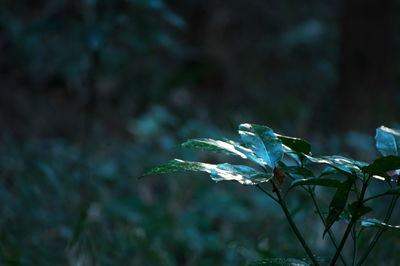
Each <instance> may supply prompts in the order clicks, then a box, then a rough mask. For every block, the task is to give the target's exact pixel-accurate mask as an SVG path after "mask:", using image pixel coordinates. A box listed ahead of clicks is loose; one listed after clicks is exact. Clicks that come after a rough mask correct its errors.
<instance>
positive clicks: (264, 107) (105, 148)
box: [0, 0, 400, 265]
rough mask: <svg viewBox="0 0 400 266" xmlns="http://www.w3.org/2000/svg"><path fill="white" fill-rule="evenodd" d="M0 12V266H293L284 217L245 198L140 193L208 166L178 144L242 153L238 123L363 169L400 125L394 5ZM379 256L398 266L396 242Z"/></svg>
mask: <svg viewBox="0 0 400 266" xmlns="http://www.w3.org/2000/svg"><path fill="white" fill-rule="evenodd" d="M0 6H1V7H0V88H1V95H0V130H1V131H0V134H1V135H0V167H1V168H0V202H1V207H0V217H1V218H0V229H1V230H0V259H1V261H2V262H3V263H4V264H6V265H66V264H71V265H78V264H79V263H83V264H84V265H243V264H246V263H248V262H251V261H252V260H256V259H259V258H262V257H274V256H277V257H299V258H300V257H302V256H304V254H303V253H302V251H301V249H300V246H299V245H298V243H297V242H296V241H295V239H294V235H293V234H292V233H291V232H290V229H289V228H288V227H287V224H286V222H285V220H284V218H283V216H282V213H281V212H280V211H279V209H278V208H277V206H275V205H274V203H273V202H271V201H269V200H268V199H265V198H264V196H263V195H262V194H260V193H259V192H258V191H256V190H255V189H253V188H251V187H242V186H239V185H237V184H229V183H220V184H217V185H214V184H213V182H212V181H210V180H209V179H208V178H207V177H206V176H204V175H193V174H190V173H187V174H181V175H173V176H158V177H149V178H147V179H141V180H138V179H137V177H138V176H140V175H141V174H142V173H143V172H145V171H146V170H148V169H150V168H151V167H153V166H155V165H158V164H159V163H162V162H165V161H167V160H169V159H172V158H175V157H181V158H185V159H192V160H196V159H197V160H200V159H201V160H205V161H207V160H208V161H215V160H220V159H221V158H220V157H215V156H211V155H209V154H203V153H200V154H199V153H195V152H190V151H186V150H182V149H178V148H177V147H178V144H179V143H181V142H183V141H184V140H186V139H187V138H193V137H222V136H228V137H232V138H237V136H236V135H234V131H235V130H236V127H237V125H238V124H240V123H243V122H252V123H259V124H265V125H268V126H270V127H272V128H273V129H274V130H275V131H276V132H279V133H282V134H287V135H294V136H298V137H302V138H306V139H308V140H310V142H311V143H312V144H313V146H314V148H313V151H314V153H316V154H329V153H340V154H344V155H351V156H354V157H355V158H356V159H359V160H366V161H370V160H372V159H373V158H374V157H375V156H377V153H376V152H375V149H374V143H373V135H374V130H375V128H376V127H378V126H380V125H382V124H384V125H386V126H392V127H396V126H397V125H398V123H399V122H400V117H399V115H398V114H399V111H400V110H399V108H400V107H399V103H400V90H399V89H398V88H399V77H400V75H399V67H400V65H399V62H400V61H399V56H400V55H399V47H400V28H399V27H400V16H399V14H400V13H399V10H400V9H399V8H400V2H399V1H398V0H383V1H372V0H366V1H359V0H343V1H334V0H328V1H314V0H307V1H282V0H281V1H277V0H265V1H261V0H256V1H244V0H232V1H222V0H221V1H207V0H203V1H200V0H187V1H177V0H168V1H167V0H164V1H163V0H125V1H111V0H108V1H107V0H98V1H96V0H82V1H67V0H52V1H29V0H18V1H8V0H1V1H0ZM222 159H225V158H222ZM324 199H326V201H327V200H329V198H327V197H321V200H322V201H323V200H324ZM292 200H293V205H292V208H294V209H295V211H296V213H297V214H296V219H298V221H299V222H301V223H310V221H311V222H312V223H315V224H317V222H316V221H315V220H312V219H313V218H310V216H311V215H310V214H313V213H312V212H311V211H309V210H307V209H308V208H309V207H310V203H309V202H308V201H307V200H305V199H304V195H302V194H301V193H299V195H298V196H294V197H293V198H292ZM328 203H329V202H328ZM310 219H311V220H310ZM397 221H398V222H399V220H397ZM316 227H318V228H319V229H318V230H319V231H318V232H313V231H310V230H312V229H313V228H310V227H309V226H308V227H307V226H306V228H305V230H308V231H309V232H308V234H309V239H310V241H312V246H314V247H315V248H316V249H317V250H318V251H319V252H320V253H321V254H330V253H329V252H330V251H329V248H330V246H329V245H328V244H327V243H326V241H325V240H322V239H320V237H317V233H320V232H321V230H323V229H322V225H320V224H317V225H316ZM338 230H340V226H339V227H338ZM383 241H384V244H382V245H383V248H380V249H379V251H376V254H375V256H371V257H370V259H371V261H370V263H373V262H374V261H380V262H382V260H385V263H384V264H385V265H395V262H396V261H399V260H400V258H399V254H395V249H396V245H398V244H399V235H398V234H397V235H396V234H391V235H389V236H386V238H384V240H383ZM382 265H383V264H382Z"/></svg>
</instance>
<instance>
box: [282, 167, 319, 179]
mask: <svg viewBox="0 0 400 266" xmlns="http://www.w3.org/2000/svg"><path fill="white" fill-rule="evenodd" d="M280 169H281V171H282V172H284V173H287V174H291V175H300V176H303V177H314V174H313V172H311V170H310V169H308V168H306V167H300V166H280Z"/></svg>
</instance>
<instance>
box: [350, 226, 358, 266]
mask: <svg viewBox="0 0 400 266" xmlns="http://www.w3.org/2000/svg"><path fill="white" fill-rule="evenodd" d="M351 236H352V238H353V260H352V262H351V265H352V266H354V265H356V258H357V249H358V246H357V243H358V241H357V230H356V227H353V231H352V234H351Z"/></svg>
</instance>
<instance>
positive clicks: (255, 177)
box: [145, 123, 400, 265]
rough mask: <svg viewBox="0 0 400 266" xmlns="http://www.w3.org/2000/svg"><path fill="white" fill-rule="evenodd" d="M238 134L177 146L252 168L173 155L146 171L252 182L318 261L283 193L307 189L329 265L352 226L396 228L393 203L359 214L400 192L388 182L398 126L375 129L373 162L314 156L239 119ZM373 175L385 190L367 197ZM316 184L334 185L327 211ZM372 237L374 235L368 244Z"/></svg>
mask: <svg viewBox="0 0 400 266" xmlns="http://www.w3.org/2000/svg"><path fill="white" fill-rule="evenodd" d="M238 133H239V135H240V141H239V142H237V141H233V140H229V139H219V140H217V139H207V138H203V139H191V140H188V141H186V142H185V143H183V144H182V146H183V147H185V148H192V149H197V150H202V151H207V152H214V153H222V154H226V155H233V156H239V157H241V158H242V159H244V160H247V161H250V162H252V163H253V165H256V167H253V166H248V165H244V164H243V165H242V164H241V165H234V164H228V163H222V164H209V163H203V162H190V161H184V160H179V159H175V160H172V161H170V162H168V163H166V164H163V165H161V166H159V167H156V168H154V169H152V170H150V171H149V172H147V173H146V174H145V175H153V174H162V173H169V172H176V171H199V172H205V173H207V174H209V175H210V177H211V178H212V179H213V180H214V181H216V182H219V181H224V180H226V181H236V182H239V183H240V184H243V185H253V186H257V187H258V188H260V189H262V190H263V191H264V192H265V193H266V194H267V195H268V196H269V197H271V198H272V199H274V200H275V201H276V202H278V203H279V204H280V206H281V207H282V209H283V211H284V212H285V214H286V217H287V219H288V221H289V223H290V225H291V226H292V229H293V231H294V232H295V233H296V236H297V237H298V239H299V240H300V242H301V243H302V245H303V247H304V248H305V251H306V253H307V254H308V256H309V258H310V260H311V263H313V264H318V262H317V261H316V260H315V258H314V254H313V253H312V252H311V250H310V249H309V247H308V245H307V244H306V243H305V241H304V239H303V237H302V236H301V233H300V232H299V230H298V229H297V227H296V225H295V224H294V222H293V221H292V219H291V215H290V212H289V211H288V208H287V205H286V203H285V197H287V196H288V194H289V192H292V191H294V190H295V188H301V189H303V190H305V191H307V192H308V193H309V194H310V196H311V197H312V198H313V200H314V202H315V207H316V209H317V211H318V213H319V216H320V218H321V220H322V222H323V223H324V225H325V230H324V234H323V236H325V234H326V233H329V236H330V238H331V240H332V242H333V243H334V245H335V247H336V252H335V254H334V256H333V258H332V260H331V265H334V264H335V262H336V260H337V259H338V258H339V257H340V259H341V260H342V262H343V263H344V264H346V261H345V259H344V258H343V257H342V255H341V252H342V249H343V246H344V244H345V242H346V240H347V237H348V235H349V234H350V232H351V230H354V231H356V230H357V229H359V231H357V232H358V233H359V234H360V233H361V231H362V230H363V229H367V228H369V227H377V228H380V229H381V230H385V231H386V230H391V229H395V230H398V229H399V226H395V225H390V224H388V220H389V219H390V215H391V212H392V211H393V208H391V210H390V209H389V210H388V213H387V215H386V217H385V219H384V221H380V220H379V219H376V218H371V217H369V218H364V217H365V216H366V215H367V214H369V213H371V212H372V211H373V210H372V208H371V207H370V206H367V205H368V204H369V201H370V200H373V199H374V200H376V199H379V198H381V197H383V196H387V195H392V196H393V197H395V199H397V197H398V196H399V195H400V186H397V182H393V181H397V180H394V179H393V177H396V174H397V172H396V171H397V170H398V169H400V150H399V147H400V130H395V129H390V128H387V127H384V126H382V127H380V128H378V129H377V130H376V137H375V140H376V147H377V149H378V151H379V152H380V153H381V154H382V157H380V158H377V159H376V160H374V161H373V162H372V163H366V162H361V161H357V160H354V159H351V158H347V157H343V156H339V155H330V156H317V155H314V154H312V152H311V151H312V148H311V145H310V143H308V142H307V141H305V140H302V139H299V138H295V137H289V136H284V135H280V134H276V133H275V132H274V131H273V130H272V129H271V128H269V127H267V126H263V125H256V124H247V123H246V124H241V125H240V126H239V128H238ZM313 165H324V166H326V167H325V169H324V170H322V171H320V172H317V171H315V170H312V169H314V168H313ZM284 179H289V180H291V182H290V185H289V186H288V187H287V188H284V187H282V186H281V185H282V183H283V182H284ZM372 180H378V181H379V182H384V183H385V184H387V186H388V189H387V190H385V191H383V192H381V193H378V194H375V195H372V196H370V197H368V198H366V197H365V195H366V191H367V189H368V186H369V185H370V184H371V181H372ZM265 184H270V185H271V187H272V191H271V192H270V191H268V189H266V188H264V187H262V186H264V185H265ZM316 188H326V189H331V190H333V197H332V199H331V200H330V203H329V207H328V210H327V212H326V213H327V214H326V215H324V214H323V212H321V209H320V207H319V206H318V203H317V202H316V201H315V197H316V191H318V190H316ZM340 220H343V221H344V222H345V223H347V224H348V226H347V229H346V231H345V233H344V235H343V237H342V240H341V241H340V243H337V242H336V238H335V236H334V235H333V234H332V232H331V230H330V229H331V227H332V226H333V225H334V224H335V223H336V222H338V221H340ZM378 238H379V237H378ZM377 240H378V239H375V238H374V240H373V241H372V243H374V241H375V242H376V241H377ZM372 245H374V244H372ZM372 247H373V246H372ZM354 253H355V250H354ZM367 255H368V254H367V253H366V254H364V256H362V257H361V258H360V261H359V263H360V264H361V263H362V262H363V261H364V260H365V259H366V256H367ZM355 260H356V255H355V254H354V257H353V262H355Z"/></svg>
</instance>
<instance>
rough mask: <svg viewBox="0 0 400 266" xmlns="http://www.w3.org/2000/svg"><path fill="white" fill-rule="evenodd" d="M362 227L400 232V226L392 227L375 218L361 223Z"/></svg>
mask: <svg viewBox="0 0 400 266" xmlns="http://www.w3.org/2000/svg"><path fill="white" fill-rule="evenodd" d="M361 226H362V227H378V228H382V229H385V230H390V229H394V230H400V225H390V224H387V223H385V222H382V221H380V220H378V219H373V218H371V219H365V220H363V221H361Z"/></svg>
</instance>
